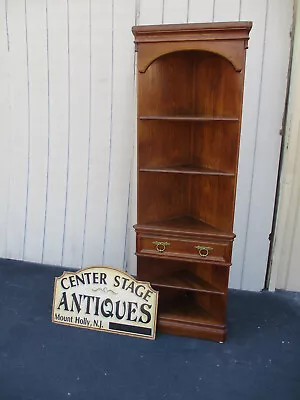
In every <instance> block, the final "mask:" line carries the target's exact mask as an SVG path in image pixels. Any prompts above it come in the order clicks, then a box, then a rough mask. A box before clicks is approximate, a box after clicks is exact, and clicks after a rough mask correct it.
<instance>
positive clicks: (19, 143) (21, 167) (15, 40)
mask: <svg viewBox="0 0 300 400" xmlns="http://www.w3.org/2000/svg"><path fill="white" fill-rule="evenodd" d="M7 18H8V26H9V38H10V50H9V67H8V68H9V71H10V98H9V102H10V108H11V120H10V126H11V154H10V157H9V162H10V163H9V169H10V171H11V176H10V187H9V191H10V193H9V210H8V216H7V218H8V220H7V253H6V257H8V258H15V259H22V258H23V245H24V227H25V215H26V197H27V178H28V176H27V168H28V135H29V132H28V124H29V121H28V82H27V78H28V77H27V55H26V26H25V2H24V1H22V2H21V1H18V2H16V1H8V3H7Z"/></svg>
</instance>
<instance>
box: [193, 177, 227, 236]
mask: <svg viewBox="0 0 300 400" xmlns="http://www.w3.org/2000/svg"><path fill="white" fill-rule="evenodd" d="M234 196H235V178H233V177H228V176H207V175H200V176H193V177H191V215H192V216H193V217H194V218H197V219H200V220H202V221H204V222H205V223H207V224H209V225H212V226H214V227H215V228H218V229H220V230H222V231H225V232H232V228H233V213H234Z"/></svg>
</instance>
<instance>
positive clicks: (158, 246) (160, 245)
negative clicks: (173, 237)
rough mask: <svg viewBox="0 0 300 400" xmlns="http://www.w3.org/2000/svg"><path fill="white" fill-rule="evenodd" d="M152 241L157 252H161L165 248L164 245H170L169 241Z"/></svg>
mask: <svg viewBox="0 0 300 400" xmlns="http://www.w3.org/2000/svg"><path fill="white" fill-rule="evenodd" d="M152 243H153V244H155V245H156V250H157V251H158V252H159V253H163V252H164V251H165V250H166V246H170V243H168V242H157V241H155V242H152Z"/></svg>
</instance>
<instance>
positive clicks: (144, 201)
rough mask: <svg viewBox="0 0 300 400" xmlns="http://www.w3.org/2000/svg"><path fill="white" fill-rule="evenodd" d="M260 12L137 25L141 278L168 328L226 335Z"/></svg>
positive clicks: (217, 336)
mask: <svg viewBox="0 0 300 400" xmlns="http://www.w3.org/2000/svg"><path fill="white" fill-rule="evenodd" d="M251 25H252V24H251V22H231V23H209V24H184V25H159V26H136V27H133V34H134V36H135V43H136V51H137V69H138V95H137V100H138V116H137V118H138V124H137V127H138V129H137V130H138V145H137V149H138V204H137V206H138V220H137V224H136V225H135V231H136V254H137V258H138V267H137V268H138V269H137V276H138V279H141V280H146V281H150V282H151V285H152V286H153V287H154V288H155V289H157V290H159V307H158V329H159V330H160V331H161V332H166V333H171V334H178V335H184V336H193V337H199V338H206V339H211V340H217V341H224V340H225V337H226V300H227V290H228V276H229V269H230V265H231V253H232V243H233V240H234V237H235V235H234V233H233V221H234V207H235V192H236V180H237V166H238V154H239V142H240V128H241V116H242V99H243V86H244V69H245V55H246V49H247V46H248V39H249V32H250V29H251Z"/></svg>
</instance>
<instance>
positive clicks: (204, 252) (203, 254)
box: [195, 246, 213, 257]
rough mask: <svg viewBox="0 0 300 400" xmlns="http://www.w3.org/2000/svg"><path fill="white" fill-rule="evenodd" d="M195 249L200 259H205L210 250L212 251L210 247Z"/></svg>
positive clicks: (197, 247) (196, 247)
mask: <svg viewBox="0 0 300 400" xmlns="http://www.w3.org/2000/svg"><path fill="white" fill-rule="evenodd" d="M195 249H197V250H198V251H199V255H200V256H201V257H207V256H208V254H209V251H210V250H213V248H212V247H205V246H195Z"/></svg>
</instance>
